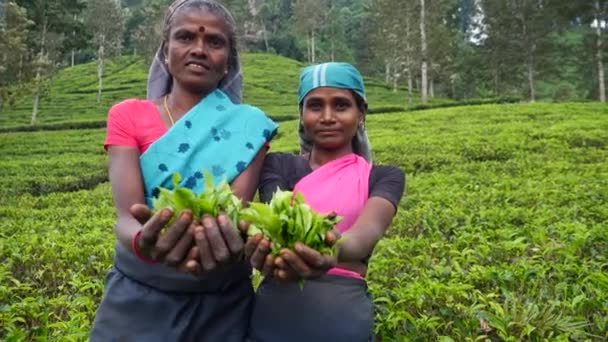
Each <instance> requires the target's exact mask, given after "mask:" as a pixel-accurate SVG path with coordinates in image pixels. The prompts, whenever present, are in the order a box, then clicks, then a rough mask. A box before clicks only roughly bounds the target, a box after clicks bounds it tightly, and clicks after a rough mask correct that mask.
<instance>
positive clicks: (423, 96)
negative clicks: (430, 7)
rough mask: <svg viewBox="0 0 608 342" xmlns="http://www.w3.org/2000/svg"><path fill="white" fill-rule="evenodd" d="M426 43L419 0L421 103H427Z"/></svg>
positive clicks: (421, 5)
mask: <svg viewBox="0 0 608 342" xmlns="http://www.w3.org/2000/svg"><path fill="white" fill-rule="evenodd" d="M427 47H428V44H427V40H426V6H425V0H420V58H421V60H422V62H421V64H420V88H421V89H420V96H421V99H420V102H421V103H422V104H423V105H426V104H427V103H428V80H427V78H428V75H427V71H428V64H427V63H428V60H427V58H428V49H427Z"/></svg>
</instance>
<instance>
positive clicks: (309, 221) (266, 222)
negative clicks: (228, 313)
mask: <svg viewBox="0 0 608 342" xmlns="http://www.w3.org/2000/svg"><path fill="white" fill-rule="evenodd" d="M240 218H241V219H244V220H245V221H248V222H249V223H251V226H250V228H249V231H248V234H249V235H255V234H258V233H262V234H264V236H265V237H266V238H268V239H269V240H270V241H272V250H271V253H272V254H273V255H278V254H279V251H280V250H281V249H282V248H291V249H293V248H294V245H295V243H296V242H302V243H304V244H305V245H306V246H308V247H310V248H312V249H315V250H317V251H319V252H320V253H321V254H324V255H334V253H335V250H336V249H335V245H334V246H332V247H330V246H327V245H326V243H325V235H326V233H327V232H329V231H330V230H332V229H333V227H334V226H335V225H336V224H337V223H338V222H340V220H341V219H342V218H341V217H337V216H336V215H335V214H329V215H319V214H317V213H316V212H314V210H312V208H311V207H310V206H309V205H308V204H306V203H304V196H302V194H300V193H298V194H296V195H295V197H294V194H293V193H292V192H291V191H281V190H277V192H276V193H275V194H274V196H273V197H272V200H271V201H270V203H268V204H264V203H249V207H248V208H246V209H243V210H241V215H240Z"/></svg>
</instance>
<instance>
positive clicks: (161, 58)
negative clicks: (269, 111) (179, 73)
mask: <svg viewBox="0 0 608 342" xmlns="http://www.w3.org/2000/svg"><path fill="white" fill-rule="evenodd" d="M190 8H199V9H206V10H208V11H210V12H211V13H213V14H215V15H218V16H220V17H223V18H224V19H226V22H227V24H228V26H229V27H231V29H232V32H231V35H232V36H231V37H229V38H230V54H229V56H228V74H227V75H226V76H225V77H224V79H223V80H222V81H221V82H220V84H219V88H220V89H221V90H222V91H223V92H225V93H226V94H227V95H228V97H230V99H231V100H232V102H234V103H241V99H242V96H243V74H242V73H241V63H240V58H239V53H238V51H237V49H236V39H235V32H236V24H235V21H234V18H233V17H232V14H230V12H229V11H228V10H227V9H226V8H225V7H224V6H222V5H221V4H219V3H218V2H216V1H214V0H176V1H175V2H174V3H173V4H171V6H169V9H168V10H167V13H166V14H165V19H164V21H163V35H164V37H163V41H162V43H161V45H160V47H159V48H158V51H157V52H156V55H155V56H154V60H153V61H152V65H151V66H150V71H149V72H148V89H147V92H148V94H147V98H148V99H155V98H160V97H163V96H164V95H166V94H168V93H169V92H170V91H171V87H172V85H173V77H172V76H171V74H170V73H169V69H168V68H167V65H166V64H165V59H166V55H165V46H166V44H167V39H168V32H167V31H168V30H169V29H170V25H171V21H172V19H173V17H174V16H175V15H176V14H177V13H178V12H180V11H181V10H187V9H190Z"/></svg>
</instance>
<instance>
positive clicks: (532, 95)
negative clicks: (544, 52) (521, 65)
mask: <svg viewBox="0 0 608 342" xmlns="http://www.w3.org/2000/svg"><path fill="white" fill-rule="evenodd" d="M532 50H534V49H532ZM534 83H535V82H534V55H533V54H532V52H530V54H529V56H528V87H530V102H535V101H536V87H535V86H534Z"/></svg>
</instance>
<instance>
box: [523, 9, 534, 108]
mask: <svg viewBox="0 0 608 342" xmlns="http://www.w3.org/2000/svg"><path fill="white" fill-rule="evenodd" d="M520 14H521V19H520V20H521V26H522V30H523V39H524V45H525V47H524V48H525V49H526V51H527V58H526V59H527V61H526V64H527V69H528V88H529V90H530V102H534V101H536V88H535V87H534V53H535V50H536V44H535V43H534V42H531V41H530V33H529V32H528V25H527V24H528V23H527V21H526V17H525V13H524V10H523V9H521V13H520Z"/></svg>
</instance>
